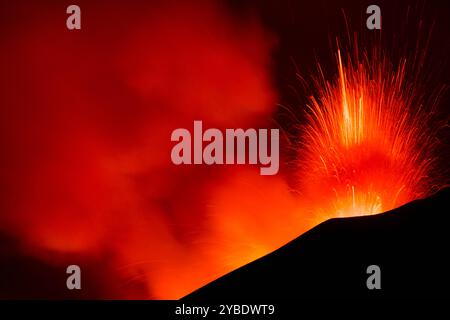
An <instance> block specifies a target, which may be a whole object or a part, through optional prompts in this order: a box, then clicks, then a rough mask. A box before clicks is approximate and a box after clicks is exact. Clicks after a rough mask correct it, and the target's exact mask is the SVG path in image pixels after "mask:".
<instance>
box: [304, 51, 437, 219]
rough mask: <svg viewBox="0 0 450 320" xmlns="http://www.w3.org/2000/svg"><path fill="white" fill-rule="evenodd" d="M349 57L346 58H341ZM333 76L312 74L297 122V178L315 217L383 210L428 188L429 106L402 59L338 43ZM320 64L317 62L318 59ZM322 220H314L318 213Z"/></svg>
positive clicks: (431, 145)
mask: <svg viewBox="0 0 450 320" xmlns="http://www.w3.org/2000/svg"><path fill="white" fill-rule="evenodd" d="M345 62H346V63H345ZM337 64H338V77H337V78H336V79H335V80H334V81H332V82H328V81H327V80H326V79H325V77H324V76H323V74H322V73H321V78H320V79H319V80H317V81H316V86H317V91H318V94H317V95H316V96H317V98H316V97H314V96H312V97H311V98H310V100H309V101H310V102H309V104H308V105H307V124H306V125H305V126H304V127H303V130H302V148H300V151H299V153H300V157H301V158H303V161H301V165H300V177H299V179H300V185H301V190H302V191H303V193H304V195H303V196H304V198H305V199H309V206H308V209H307V210H308V211H310V212H311V213H312V214H314V215H315V216H316V217H317V219H318V220H321V221H323V220H324V219H326V218H329V217H336V216H338V217H341V216H355V215H367V214H375V213H381V212H384V211H387V210H390V209H393V208H395V207H398V206H400V205H402V204H404V203H406V202H409V201H412V200H414V199H417V198H419V197H423V196H426V195H427V194H428V193H429V192H430V190H429V189H430V188H429V187H430V186H429V174H430V170H431V168H432V162H433V157H432V154H433V143H432V140H431V136H432V135H431V134H430V132H431V131H430V129H429V127H428V120H429V116H428V112H427V110H426V108H424V105H426V101H424V98H423V96H421V95H420V93H419V92H418V91H419V90H417V89H416V88H417V86H416V84H415V83H413V82H412V81H410V80H409V79H410V77H408V76H409V72H410V71H409V69H408V68H409V65H408V61H407V59H402V60H401V61H400V62H399V63H398V64H397V65H393V64H391V63H389V61H388V59H387V58H386V56H383V55H382V54H381V53H379V52H378V51H376V52H374V54H373V55H372V56H369V55H368V54H367V53H366V54H365V55H364V59H363V60H362V61H360V60H358V59H352V56H351V55H349V56H348V57H347V60H346V61H343V59H342V56H341V50H338V51H337ZM319 70H320V67H319ZM318 222H319V221H318Z"/></svg>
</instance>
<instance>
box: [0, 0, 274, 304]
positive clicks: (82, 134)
mask: <svg viewBox="0 0 450 320" xmlns="http://www.w3.org/2000/svg"><path fill="white" fill-rule="evenodd" d="M79 6H80V7H81V11H82V29H81V30H80V31H69V30H67V29H66V25H65V19H66V17H67V15H66V14H65V9H66V8H65V7H64V5H63V4H58V5H55V4H54V3H50V2H48V3H42V2H40V3H39V4H37V3H30V4H27V5H25V4H17V5H13V4H11V5H10V8H8V14H9V18H8V17H6V16H3V14H4V13H3V14H2V19H1V20H2V26H1V27H2V32H3V33H4V35H2V38H4V40H3V41H2V44H1V50H0V56H1V57H0V60H1V64H2V67H1V70H2V77H1V100H2V102H1V108H0V112H1V115H0V123H1V137H2V140H1V149H2V157H1V160H0V161H1V165H0V170H1V177H2V179H1V182H0V183H1V190H2V196H1V211H0V230H1V231H2V232H4V233H7V234H10V235H13V236H14V237H16V238H17V239H20V240H21V242H22V243H23V244H24V247H25V248H26V249H27V251H28V252H31V254H33V255H35V256H38V257H41V258H42V259H44V260H45V261H47V262H49V263H56V264H58V263H59V261H58V257H59V255H57V254H59V253H64V254H74V255H77V256H80V255H81V256H86V257H89V256H93V255H97V254H99V253H102V254H105V252H110V255H111V259H113V260H114V262H113V263H112V264H113V265H114V266H115V268H114V270H108V271H105V272H110V273H111V274H112V275H111V277H112V278H114V275H113V274H119V275H120V276H122V277H123V278H124V279H134V278H137V279H138V280H139V281H141V282H143V283H145V285H146V288H147V289H146V291H145V292H146V293H144V294H142V295H138V296H137V297H140V298H178V297H180V296H182V295H183V294H186V293H188V292H189V291H192V290H194V289H195V288H197V287H199V286H200V285H202V284H205V283H206V282H207V281H210V280H212V279H214V278H215V277H217V276H219V275H221V274H223V273H224V272H226V271H229V270H231V269H232V268H235V267H237V266H239V265H240V264H242V263H243V262H245V261H246V260H249V259H251V257H246V258H245V259H244V260H242V258H240V257H239V255H238V253H237V252H235V250H234V249H236V248H234V247H233V246H232V245H231V244H227V243H226V239H227V236H228V235H232V238H231V241H236V240H237V238H239V236H245V237H246V238H249V237H251V235H247V234H246V232H245V231H243V230H241V231H239V232H238V231H235V230H228V229H229V228H231V224H230V223H228V224H227V223H226V222H227V221H230V220H227V219H228V218H227V217H226V216H227V215H232V216H231V217H230V219H250V218H251V217H248V218H246V217H242V218H241V217H240V216H239V215H238V212H237V211H236V212H232V211H231V212H230V211H229V210H228V209H230V210H234V209H235V207H236V208H239V203H237V201H241V200H243V198H242V192H249V191H251V190H248V188H247V187H245V188H244V189H243V190H242V187H241V189H240V190H238V191H239V195H238V197H237V198H234V199H232V200H233V201H236V203H235V204H234V205H232V204H230V203H228V201H227V202H226V203H222V200H221V199H223V197H222V196H221V193H222V192H225V193H226V192H233V191H232V190H231V191H229V190H228V189H227V187H224V186H223V183H224V181H228V179H230V178H228V177H227V176H228V174H235V173H234V171H228V169H224V168H223V167H220V166H219V167H204V166H201V167H194V166H192V167H191V166H187V167H183V166H180V167H176V166H174V165H173V164H172V163H171V161H170V150H171V147H172V143H171V142H170V134H171V132H172V130H174V129H176V128H179V127H186V128H190V126H192V121H193V120H195V119H200V120H203V122H204V123H205V125H207V126H209V127H219V128H234V127H244V128H245V127H258V126H261V125H265V126H270V123H269V122H268V120H269V119H270V115H271V112H272V111H273V108H274V105H275V94H274V91H273V89H272V87H271V84H270V76H269V73H268V68H269V63H270V50H271V47H272V46H273V44H274V39H273V38H272V37H271V36H270V35H269V34H268V33H267V32H266V31H264V30H263V29H262V28H261V26H260V25H259V23H258V22H257V20H256V19H253V18H252V17H251V16H246V17H245V18H242V19H236V18H232V17H231V14H230V13H229V12H228V9H227V8H225V7H221V6H219V5H214V4H212V3H211V2H210V1H192V2H191V3H188V2H185V4H181V5H180V4H179V2H178V1H176V2H175V1H173V2H170V3H167V2H166V1H164V2H158V1H155V2H153V3H151V4H145V5H144V4H136V3H134V4H130V5H129V6H125V5H122V6H118V5H116V4H113V3H111V2H107V1H105V2H101V3H98V2H97V3H95V4H94V3H92V2H81V3H79ZM5 30H7V33H5ZM246 170H247V169H245V170H244V171H246ZM248 171H249V172H248V173H246V174H245V175H244V177H241V176H239V175H238V176H237V177H235V178H231V181H233V179H237V180H236V181H238V182H239V181H241V182H243V183H245V184H248V185H249V186H252V185H255V184H260V182H259V181H260V180H262V179H264V178H260V177H259V176H258V171H257V169H255V170H253V169H248ZM231 172H233V173H231ZM243 179H244V180H243ZM272 179H273V180H277V178H272ZM234 183H236V182H231V184H234ZM276 183H277V184H278V185H280V187H281V188H283V186H282V185H281V182H276ZM231 187H232V186H230V188H231ZM273 189H275V196H277V195H276V194H277V191H276V187H271V188H268V190H266V191H267V192H272V190H273ZM247 190H248V191H247ZM216 191H218V192H219V193H218V194H216ZM254 191H255V192H261V190H260V189H259V190H254ZM252 192H253V191H252ZM269 197H270V196H269ZM215 198H218V199H217V202H218V203H216V204H215V203H213V202H214V201H215V200H214V199H215ZM245 201H249V200H248V199H247V200H245ZM246 203H249V202H246ZM213 206H219V208H217V210H216V209H214V210H211V208H212V207H213ZM223 208H227V209H226V210H225V209H223ZM268 210H270V208H268ZM219 213H220V214H221V215H223V216H221V217H218V216H216V215H217V214H219ZM257 220H260V218H258V219H257ZM247 222H248V223H250V221H247ZM255 223H257V221H255ZM215 224H223V225H224V228H221V227H218V226H217V225H215ZM236 232H238V234H234V235H233V233H236ZM255 236H257V237H262V236H263V235H262V234H260V235H255ZM224 243H225V244H224ZM280 244H281V243H280ZM227 250H228V251H227ZM266 251H267V249H266V248H259V249H255V252H256V253H257V255H258V254H262V253H265V252H266ZM228 255H236V256H237V257H239V258H236V259H234V258H231V257H230V258H229V259H231V261H227V262H226V263H225V262H223V261H221V260H220V259H219V257H226V256H228ZM227 259H228V258H227ZM73 263H76V261H74V262H73ZM119 297H121V298H128V297H136V296H135V295H129V296H128V295H127V294H126V293H122V294H121V295H119Z"/></svg>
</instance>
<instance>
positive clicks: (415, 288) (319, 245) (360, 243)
mask: <svg viewBox="0 0 450 320" xmlns="http://www.w3.org/2000/svg"><path fill="white" fill-rule="evenodd" d="M449 203H450V188H447V189H444V190H442V191H440V192H438V193H436V194H435V195H433V196H431V197H430V198H427V199H424V200H418V201H414V202H411V203H409V204H407V205H405V206H403V207H400V208H398V209H395V210H392V211H389V212H386V213H383V214H379V215H374V216H366V217H355V218H341V219H331V220H328V221H326V222H324V223H322V224H320V225H318V226H317V227H315V228H313V229H311V230H310V231H308V232H307V233H305V234H303V235H302V236H300V237H298V238H297V239H295V240H293V241H291V242H290V243H288V244H286V245H285V246H283V247H281V248H280V249H278V250H276V251H274V252H273V253H271V254H269V255H267V256H264V257H262V258H260V259H258V260H256V261H254V262H252V263H250V264H248V265H246V266H243V267H241V268H239V269H237V270H235V271H233V272H231V273H229V274H227V275H225V276H223V277H221V278H219V279H217V280H215V281H213V282H212V283H210V284H208V285H206V286H205V287H203V288H200V289H199V290H197V291H195V292H193V293H192V294H190V295H188V296H187V297H185V298H184V300H217V299H228V300H229V299H246V300H248V299H266V301H270V300H267V299H275V300H279V299H296V298H396V297H398V298H415V297H416V298H425V297H430V298H431V297H434V298H441V297H442V298H449V297H450V262H449V260H450V248H449V243H450V241H449V238H450V230H449V228H450V225H449V220H450V219H449V216H450V205H449ZM281 216H282V215H280V217H281ZM369 265H378V266H379V267H380V269H381V289H380V290H376V289H374V290H369V289H368V288H367V285H366V281H367V278H368V277H369V276H370V274H367V272H366V271H367V267H368V266H369Z"/></svg>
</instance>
